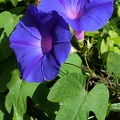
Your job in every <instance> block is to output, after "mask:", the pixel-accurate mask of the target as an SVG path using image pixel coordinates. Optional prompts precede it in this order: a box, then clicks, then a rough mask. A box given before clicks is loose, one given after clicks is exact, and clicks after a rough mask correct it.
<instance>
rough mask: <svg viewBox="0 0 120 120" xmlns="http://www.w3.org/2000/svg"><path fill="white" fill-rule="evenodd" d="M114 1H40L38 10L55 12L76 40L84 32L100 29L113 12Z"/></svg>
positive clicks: (81, 36)
mask: <svg viewBox="0 0 120 120" xmlns="http://www.w3.org/2000/svg"><path fill="white" fill-rule="evenodd" d="M113 2H114V0H41V2H40V5H39V9H40V10H43V11H45V12H49V11H52V10H55V11H57V12H58V13H59V14H60V15H61V16H62V17H63V18H64V19H65V20H66V22H67V23H68V24H69V25H70V26H71V27H72V29H73V30H74V33H75V36H76V37H77V38H78V39H81V38H83V36H84V31H87V32H90V31H95V30H97V29H100V28H101V27H102V26H103V25H105V24H106V23H107V21H108V20H109V18H110V17H111V15H112V12H113Z"/></svg>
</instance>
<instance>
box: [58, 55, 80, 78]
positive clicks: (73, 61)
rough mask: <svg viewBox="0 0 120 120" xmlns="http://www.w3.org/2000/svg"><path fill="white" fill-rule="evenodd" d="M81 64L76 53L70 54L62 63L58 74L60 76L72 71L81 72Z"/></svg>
mask: <svg viewBox="0 0 120 120" xmlns="http://www.w3.org/2000/svg"><path fill="white" fill-rule="evenodd" d="M81 64H82V60H81V58H80V57H79V56H78V55H77V54H71V55H70V56H69V57H68V59H67V60H66V62H65V63H64V64H63V65H62V67H61V69H60V73H59V76H60V77H62V76H64V75H66V74H69V73H73V72H78V73H81Z"/></svg>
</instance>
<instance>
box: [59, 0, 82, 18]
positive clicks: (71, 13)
mask: <svg viewBox="0 0 120 120" xmlns="http://www.w3.org/2000/svg"><path fill="white" fill-rule="evenodd" d="M59 1H60V3H61V4H62V6H63V7H64V8H65V14H66V15H67V16H68V17H69V18H70V19H75V18H79V17H80V12H81V11H80V7H81V3H80V0H76V1H73V0H59Z"/></svg>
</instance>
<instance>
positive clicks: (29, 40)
mask: <svg viewBox="0 0 120 120" xmlns="http://www.w3.org/2000/svg"><path fill="white" fill-rule="evenodd" d="M70 39H71V35H70V31H69V26H68V24H67V23H66V22H65V20H64V19H63V18H62V17H61V16H59V15H58V13H57V12H55V11H53V12H50V13H44V12H42V11H40V10H38V8H37V7H36V6H34V5H30V6H29V8H28V9H27V12H26V14H25V16H24V17H23V19H22V20H21V21H20V22H19V23H18V25H17V27H16V29H15V31H14V32H13V33H12V35H11V36H10V42H11V45H10V47H11V48H12V49H13V50H14V52H15V55H16V57H17V61H18V64H19V69H20V72H21V76H22V78H23V79H24V80H26V81H28V82H44V81H45V80H52V79H54V77H56V76H57V74H58V73H59V69H60V66H61V64H62V63H63V62H64V61H65V60H66V59H67V57H68V55H69V52H70V47H71V44H70Z"/></svg>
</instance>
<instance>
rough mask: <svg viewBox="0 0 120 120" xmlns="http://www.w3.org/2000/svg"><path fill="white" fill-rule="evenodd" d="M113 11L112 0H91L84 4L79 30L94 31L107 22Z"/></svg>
mask: <svg viewBox="0 0 120 120" xmlns="http://www.w3.org/2000/svg"><path fill="white" fill-rule="evenodd" d="M112 12H113V0H100V1H98V0H92V1H91V2H89V3H87V4H86V5H85V6H84V14H83V15H82V16H81V18H80V19H79V30H84V31H94V30H97V29H100V28H101V27H102V26H103V25H105V24H106V23H107V21H108V20H109V18H110V17H111V15H112Z"/></svg>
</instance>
